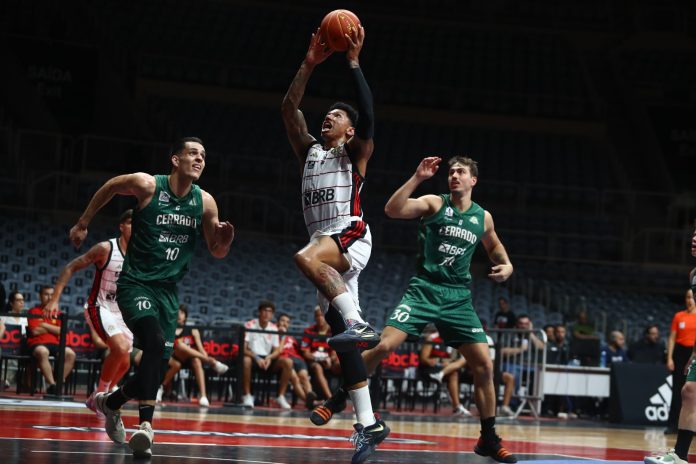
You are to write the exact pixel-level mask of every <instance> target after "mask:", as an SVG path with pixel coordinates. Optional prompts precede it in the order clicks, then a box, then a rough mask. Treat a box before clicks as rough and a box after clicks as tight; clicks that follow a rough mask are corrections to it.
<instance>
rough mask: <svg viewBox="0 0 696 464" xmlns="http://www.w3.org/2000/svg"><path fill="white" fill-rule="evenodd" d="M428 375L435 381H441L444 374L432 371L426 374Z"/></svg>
mask: <svg viewBox="0 0 696 464" xmlns="http://www.w3.org/2000/svg"><path fill="white" fill-rule="evenodd" d="M428 377H430V378H431V379H433V380H434V381H435V382H437V383H442V379H443V378H444V377H445V374H444V373H443V372H442V371H439V372H434V373H432V374H428Z"/></svg>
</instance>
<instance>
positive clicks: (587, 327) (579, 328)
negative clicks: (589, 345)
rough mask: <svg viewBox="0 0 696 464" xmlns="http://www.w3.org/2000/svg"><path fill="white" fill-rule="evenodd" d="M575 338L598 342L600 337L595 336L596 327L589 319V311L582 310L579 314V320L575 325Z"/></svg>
mask: <svg viewBox="0 0 696 464" xmlns="http://www.w3.org/2000/svg"><path fill="white" fill-rule="evenodd" d="M573 338H576V339H578V340H598V339H599V337H597V335H596V334H595V326H594V324H593V323H591V322H590V320H589V318H588V317H587V310H585V309H581V310H580V311H579V312H578V318H577V319H576V320H575V323H574V324H573Z"/></svg>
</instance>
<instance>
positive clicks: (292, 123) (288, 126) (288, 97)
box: [280, 29, 333, 163]
mask: <svg viewBox="0 0 696 464" xmlns="http://www.w3.org/2000/svg"><path fill="white" fill-rule="evenodd" d="M331 53H333V51H332V50H331V49H330V48H329V47H328V46H327V45H326V44H325V43H324V42H323V41H322V39H321V34H320V33H319V29H317V31H316V32H315V33H314V34H312V39H311V40H310V42H309V49H308V50H307V54H306V55H305V59H304V61H302V64H301V65H300V69H299V70H298V71H297V74H296V75H295V78H294V79H293V80H292V83H291V84H290V88H289V89H288V91H287V93H286V94H285V97H283V103H282V105H281V107H280V108H281V114H282V116H283V123H284V124H285V131H286V133H287V135H288V140H289V141H290V145H291V146H292V150H293V151H294V152H295V155H296V156H297V158H298V159H299V160H300V163H304V160H305V156H306V154H307V148H308V147H309V145H310V144H311V143H312V142H314V141H315V140H316V139H315V138H314V137H312V136H311V135H310V134H309V130H308V129H307V122H306V121H305V118H304V115H303V114H302V111H300V102H301V101H302V97H303V96H304V92H305V88H306V87H307V82H308V81H309V76H311V75H312V71H314V67H315V66H316V65H318V64H319V63H321V62H322V61H324V60H325V59H326V58H328V57H329V55H331Z"/></svg>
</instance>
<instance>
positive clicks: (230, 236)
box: [201, 190, 234, 258]
mask: <svg viewBox="0 0 696 464" xmlns="http://www.w3.org/2000/svg"><path fill="white" fill-rule="evenodd" d="M201 194H202V196H203V236H204V237H205V241H206V243H207V244H208V251H210V254H211V255H213V256H214V257H216V258H224V257H225V256H227V253H229V251H230V246H231V245H232V240H234V226H233V225H232V224H230V223H229V222H227V221H225V222H220V219H219V218H218V207H217V203H216V202H215V198H213V197H212V195H210V194H209V193H208V192H206V191H204V190H203V191H201Z"/></svg>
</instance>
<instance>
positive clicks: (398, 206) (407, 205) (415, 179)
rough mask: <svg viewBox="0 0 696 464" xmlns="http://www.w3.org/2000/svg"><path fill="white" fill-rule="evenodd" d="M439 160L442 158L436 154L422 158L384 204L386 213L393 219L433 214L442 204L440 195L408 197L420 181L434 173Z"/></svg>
mask: <svg viewBox="0 0 696 464" xmlns="http://www.w3.org/2000/svg"><path fill="white" fill-rule="evenodd" d="M441 161H442V158H439V157H437V156H431V157H428V158H423V160H422V161H421V162H420V164H419V165H418V168H416V172H415V173H414V174H413V176H411V178H409V179H408V180H407V181H406V183H404V185H402V186H401V187H399V189H398V190H397V191H396V192H394V194H393V195H392V196H391V198H390V199H389V201H388V202H387V204H386V205H384V212H385V213H386V215H387V216H389V217H390V218H394V219H415V218H419V217H423V216H430V215H433V214H435V213H436V212H437V210H438V209H440V207H441V206H442V200H441V199H440V197H438V196H437V195H424V196H422V197H418V198H410V197H411V194H412V193H413V192H414V191H415V190H416V188H417V187H418V186H419V185H420V184H421V182H423V181H424V180H427V179H430V178H431V177H433V176H434V175H435V173H436V172H437V169H438V168H439V167H440V162H441Z"/></svg>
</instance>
